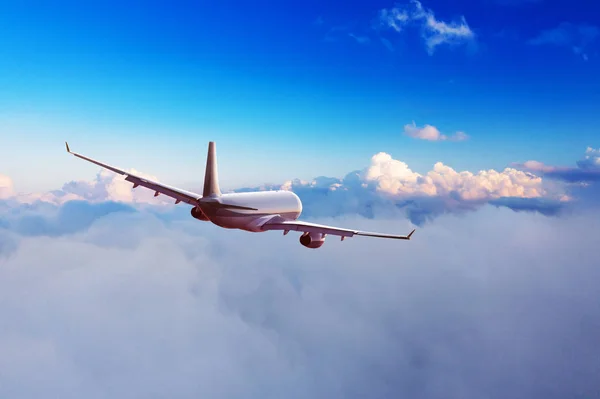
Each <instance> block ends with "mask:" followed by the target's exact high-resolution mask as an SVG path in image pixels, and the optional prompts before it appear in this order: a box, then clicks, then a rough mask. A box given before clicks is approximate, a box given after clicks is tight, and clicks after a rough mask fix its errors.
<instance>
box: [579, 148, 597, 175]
mask: <svg viewBox="0 0 600 399" xmlns="http://www.w3.org/2000/svg"><path fill="white" fill-rule="evenodd" d="M577 166H579V167H580V168H581V169H584V170H600V149H597V150H595V149H593V148H592V147H588V148H587V149H586V150H585V155H584V157H583V159H582V160H580V161H577Z"/></svg>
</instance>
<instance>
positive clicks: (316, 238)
mask: <svg viewBox="0 0 600 399" xmlns="http://www.w3.org/2000/svg"><path fill="white" fill-rule="evenodd" d="M324 243H325V234H321V233H304V234H302V235H301V236H300V244H302V245H304V246H305V247H306V248H319V247H321V246H322V245H323V244H324Z"/></svg>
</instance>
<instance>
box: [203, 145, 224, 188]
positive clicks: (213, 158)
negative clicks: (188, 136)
mask: <svg viewBox="0 0 600 399" xmlns="http://www.w3.org/2000/svg"><path fill="white" fill-rule="evenodd" d="M220 195H221V190H220V189H219V174H218V173H217V149H216V146H215V142H214V141H211V142H209V143H208V155H207V157H206V172H205V173H204V192H203V193H202V196H203V197H218V196H220Z"/></svg>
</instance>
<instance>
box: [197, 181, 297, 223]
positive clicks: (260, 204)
mask: <svg viewBox="0 0 600 399" xmlns="http://www.w3.org/2000/svg"><path fill="white" fill-rule="evenodd" d="M215 200H218V201H219V202H223V203H227V204H230V205H239V206H245V207H251V208H256V210H246V209H226V208H225V209H223V208H216V207H212V206H210V205H208V206H204V205H200V206H198V207H196V208H193V209H192V216H194V217H195V218H196V219H200V220H205V221H210V222H212V223H214V224H215V225H217V226H219V227H223V228H226V229H239V230H245V231H252V232H263V231H264V230H262V229H261V227H260V226H261V222H263V221H264V220H266V219H270V218H272V217H273V215H279V216H281V217H282V218H283V219H287V220H297V219H298V218H299V217H300V214H301V213H302V201H300V198H298V196H297V195H296V194H295V193H293V192H291V191H283V190H279V191H258V192H248V193H231V194H221V195H220V196H219V197H218V198H215ZM198 208H200V209H198ZM199 210H200V211H201V213H200V212H199Z"/></svg>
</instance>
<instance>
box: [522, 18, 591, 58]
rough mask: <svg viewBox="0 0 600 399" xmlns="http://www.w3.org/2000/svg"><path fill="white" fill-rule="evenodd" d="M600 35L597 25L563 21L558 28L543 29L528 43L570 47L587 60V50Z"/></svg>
mask: <svg viewBox="0 0 600 399" xmlns="http://www.w3.org/2000/svg"><path fill="white" fill-rule="evenodd" d="M599 37H600V28H599V27H597V26H595V25H588V24H579V25H575V24H572V23H570V22H563V23H561V24H560V25H558V26H557V27H556V28H552V29H547V30H543V31H541V32H540V33H539V34H538V36H536V37H534V38H532V39H530V40H529V41H528V42H527V43H528V44H530V45H532V46H540V45H553V46H559V47H568V48H571V50H572V51H573V52H574V53H575V54H577V55H581V56H582V57H583V58H584V60H586V61H587V59H588V54H587V52H586V51H587V50H588V49H589V47H590V46H592V45H594V44H595V42H596V41H597V39H598V38H599Z"/></svg>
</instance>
